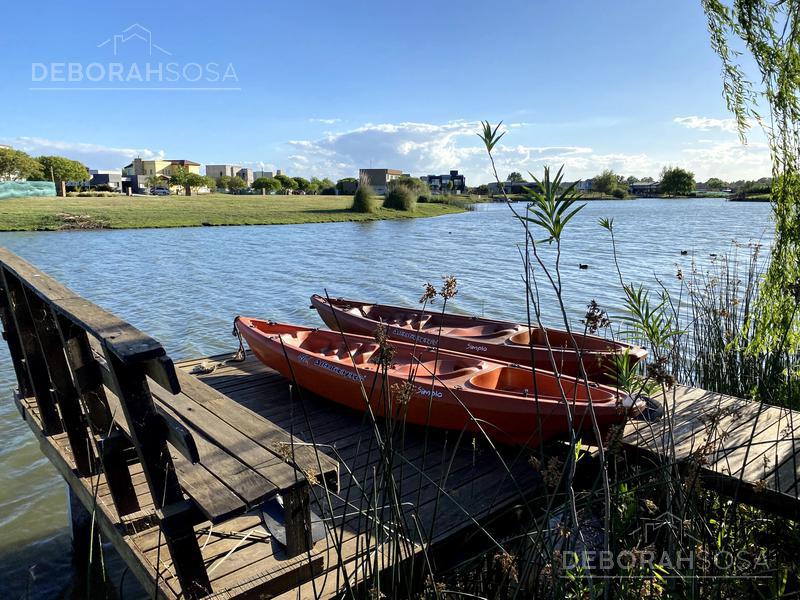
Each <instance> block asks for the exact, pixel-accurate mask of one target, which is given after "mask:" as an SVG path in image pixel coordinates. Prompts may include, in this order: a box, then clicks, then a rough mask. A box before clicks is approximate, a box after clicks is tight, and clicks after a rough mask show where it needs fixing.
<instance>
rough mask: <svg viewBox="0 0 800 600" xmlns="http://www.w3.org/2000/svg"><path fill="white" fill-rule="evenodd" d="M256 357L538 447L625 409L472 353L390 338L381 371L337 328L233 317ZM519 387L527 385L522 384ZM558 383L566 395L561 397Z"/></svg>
mask: <svg viewBox="0 0 800 600" xmlns="http://www.w3.org/2000/svg"><path fill="white" fill-rule="evenodd" d="M236 328H237V330H238V331H239V333H240V334H241V335H242V337H243V338H244V340H245V341H246V342H247V344H248V346H250V348H251V350H252V351H253V353H254V354H255V355H256V356H257V357H258V359H259V360H260V361H261V362H263V363H264V364H266V365H267V366H269V367H271V368H273V369H275V370H276V371H278V372H279V373H281V374H282V375H283V376H284V377H287V378H288V379H290V380H293V381H295V382H296V383H297V384H298V385H299V386H300V387H302V388H304V389H306V390H308V391H310V392H313V393H315V394H317V395H319V396H322V397H323V398H327V399H328V400H331V401H333V402H336V403H338V404H340V405H343V406H346V407H348V408H351V409H354V410H357V411H361V412H364V411H369V412H371V413H372V414H373V415H374V416H375V417H382V418H388V419H394V420H396V421H402V422H404V423H409V424H413V425H420V426H430V427H433V428H438V429H448V430H453V431H457V432H465V433H470V434H478V435H485V436H487V437H488V438H490V439H492V440H493V441H496V442H499V443H502V444H512V445H521V446H530V447H533V446H538V445H539V444H540V443H542V442H545V441H548V440H551V439H554V438H556V437H560V436H565V435H566V434H568V432H569V430H570V422H571V423H572V428H573V430H574V431H575V432H576V433H577V434H578V435H581V436H584V437H588V438H591V439H592V440H594V441H595V443H596V442H597V440H596V434H595V426H596V427H597V429H598V430H599V432H600V435H601V437H605V436H606V434H607V433H608V429H609V427H611V426H612V425H615V424H620V423H623V422H624V421H625V418H626V414H627V413H628V412H629V410H630V408H629V407H626V405H625V403H624V402H623V400H622V399H621V397H620V396H619V395H618V394H617V393H616V391H614V390H613V389H611V388H608V387H605V386H599V385H592V386H589V385H587V384H586V383H585V382H577V381H575V380H574V379H566V378H562V379H561V380H558V379H557V378H556V377H555V376H554V375H553V374H552V373H546V372H541V371H536V372H534V370H533V369H530V368H527V369H525V368H516V367H511V366H509V365H503V364H500V363H492V362H490V361H485V360H481V359H478V358H474V357H469V356H463V355H458V354H450V353H446V352H439V353H436V352H430V351H428V350H425V349H421V348H415V347H414V346H412V345H410V344H402V343H401V344H393V346H394V347H395V349H396V355H395V361H397V362H396V363H394V364H393V365H391V366H389V367H388V368H387V369H386V370H385V373H384V372H383V369H382V368H381V367H379V365H377V364H375V363H374V362H372V359H371V358H365V355H367V354H369V356H370V357H371V356H374V354H375V352H376V351H377V348H378V346H377V344H376V343H375V341H374V339H373V338H371V337H367V336H359V335H351V334H342V333H339V332H332V331H323V330H315V329H310V328H304V327H297V326H291V325H283V324H275V323H269V322H266V321H261V320H258V319H251V318H247V317H237V319H236ZM524 386H527V387H524ZM562 388H563V390H564V393H565V395H566V396H567V398H568V400H567V401H566V402H565V401H564V398H563V397H562V396H561V395H560V391H559V390H560V389H562Z"/></svg>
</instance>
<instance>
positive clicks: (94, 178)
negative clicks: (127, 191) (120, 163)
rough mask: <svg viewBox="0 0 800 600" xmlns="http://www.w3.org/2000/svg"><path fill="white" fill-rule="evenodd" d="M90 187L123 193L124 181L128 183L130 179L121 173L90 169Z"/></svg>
mask: <svg viewBox="0 0 800 600" xmlns="http://www.w3.org/2000/svg"><path fill="white" fill-rule="evenodd" d="M89 175H90V179H89V187H93V188H98V187H101V186H102V187H107V188H110V189H112V190H114V191H117V192H121V191H123V181H128V180H129V178H128V177H124V176H123V175H122V173H120V172H119V171H100V170H97V169H89Z"/></svg>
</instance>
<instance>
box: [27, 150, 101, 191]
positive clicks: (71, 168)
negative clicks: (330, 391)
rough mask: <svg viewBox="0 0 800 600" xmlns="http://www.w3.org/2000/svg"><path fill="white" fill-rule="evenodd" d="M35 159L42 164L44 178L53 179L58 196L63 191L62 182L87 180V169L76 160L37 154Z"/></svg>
mask: <svg viewBox="0 0 800 600" xmlns="http://www.w3.org/2000/svg"><path fill="white" fill-rule="evenodd" d="M36 160H37V161H39V164H40V165H41V166H42V171H43V174H42V175H43V177H44V179H45V180H47V179H50V178H52V179H53V181H54V183H55V184H56V193H57V194H58V195H59V196H60V195H61V193H62V191H63V184H64V183H66V182H67V181H88V180H89V170H88V169H87V168H86V167H85V166H84V165H83V164H82V163H80V162H78V161H77V160H71V159H69V158H64V157H63V156H39V157H37V158H36Z"/></svg>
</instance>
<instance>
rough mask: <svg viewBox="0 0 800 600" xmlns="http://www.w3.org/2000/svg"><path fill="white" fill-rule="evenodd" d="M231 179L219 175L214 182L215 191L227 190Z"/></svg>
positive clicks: (228, 176) (227, 176)
mask: <svg viewBox="0 0 800 600" xmlns="http://www.w3.org/2000/svg"><path fill="white" fill-rule="evenodd" d="M231 179H232V178H231V176H230V175H220V176H219V177H217V181H216V184H217V189H220V190H227V189H228V182H229V181H230V180H231Z"/></svg>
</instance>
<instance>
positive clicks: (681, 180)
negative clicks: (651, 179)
mask: <svg viewBox="0 0 800 600" xmlns="http://www.w3.org/2000/svg"><path fill="white" fill-rule="evenodd" d="M693 191H694V173H692V172H691V171H687V170H686V169H681V168H680V167H664V169H663V170H662V171H661V192H662V193H664V194H666V195H667V196H688V195H689V194H691V193H692V192H693Z"/></svg>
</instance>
